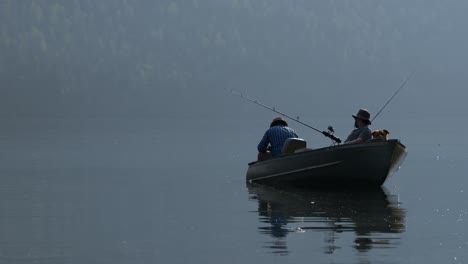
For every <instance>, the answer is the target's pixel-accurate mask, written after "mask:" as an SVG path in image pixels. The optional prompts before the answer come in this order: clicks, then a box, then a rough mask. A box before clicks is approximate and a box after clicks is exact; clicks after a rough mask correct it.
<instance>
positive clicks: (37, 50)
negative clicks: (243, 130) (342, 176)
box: [0, 0, 468, 117]
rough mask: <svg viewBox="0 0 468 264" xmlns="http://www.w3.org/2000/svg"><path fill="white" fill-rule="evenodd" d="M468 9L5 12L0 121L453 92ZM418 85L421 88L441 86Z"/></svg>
mask: <svg viewBox="0 0 468 264" xmlns="http://www.w3.org/2000/svg"><path fill="white" fill-rule="evenodd" d="M467 7H468V4H467V3H466V2H464V1H453V2H450V5H449V4H447V3H446V2H444V1H425V0H424V1H423V0H415V1H383V0H380V1H354V0H338V1H334V0H329V1H309V0H294V1H283V0H187V1H173V0H156V1H153V0H108V1H95V0H67V1H58V0H41V1H36V0H21V1H18V0H2V1H0V50H1V51H2V52H1V53H0V82H1V83H0V98H1V102H0V103H1V104H0V110H1V115H2V116H11V117H18V116H19V117H21V116H57V117H61V116H99V115H102V116H113V115H115V116H126V115H148V116H158V115H164V114H171V113H172V114H174V113H175V114H177V113H178V111H186V112H192V113H193V112H197V111H198V112H200V113H203V111H204V110H203V109H204V108H210V107H212V105H209V106H207V105H204V104H197V103H194V101H197V100H199V99H200V98H206V97H210V96H211V95H212V94H213V93H216V92H218V94H220V93H222V92H223V91H225V90H224V89H238V90H242V89H244V90H247V91H248V90H249V89H250V90H251V91H253V90H254V89H255V88H259V89H260V90H261V92H258V93H257V94H255V92H253V94H254V95H265V94H266V93H267V91H287V90H291V89H292V87H294V91H295V92H298V93H299V94H301V91H303V90H311V89H317V92H322V93H323V94H324V95H326V93H327V92H326V90H327V89H329V88H330V87H334V88H336V89H338V88H339V89H341V93H342V94H352V93H354V92H358V93H359V92H360V90H359V89H361V88H360V87H361V86H365V85H366V84H369V83H374V84H375V83H381V84H383V85H384V83H387V82H388V81H390V80H393V82H392V83H391V85H389V87H390V89H395V88H396V87H395V85H396V84H399V81H401V80H402V78H404V77H405V76H406V75H407V74H408V73H409V72H410V71H411V70H412V69H417V70H419V71H422V70H423V71H425V75H424V76H434V75H440V76H439V77H440V78H439V79H440V80H441V81H440V82H442V81H444V82H445V81H446V80H454V78H455V79H456V76H460V74H461V73H462V72H463V71H462V70H461V69H463V67H464V66H465V65H466V57H467V55H466V53H464V54H460V53H459V52H458V51H457V50H462V49H463V48H462V47H466V44H467V41H466V36H465V35H466V34H464V33H466V32H465V28H464V27H465V26H464V25H465V24H466V23H462V22H463V20H464V19H465V18H464V17H465V12H464V10H467ZM424 76H420V78H419V80H420V83H421V84H424V85H428V86H430V85H433V86H437V85H438V83H437V82H434V81H433V80H431V79H430V78H428V77H424ZM395 78H399V79H397V80H395ZM444 78H445V79H444ZM337 87H338V88H337ZM352 87H356V88H352ZM353 89H354V90H353ZM362 89H364V88H362ZM428 89H430V88H428ZM219 91H221V92H219ZM388 94H389V93H387V95H388ZM330 96H331V98H333V96H334V95H333V94H330ZM381 102H382V100H381V101H380V103H381ZM316 103H317V104H320V103H321V102H320V100H318V101H317V102H316ZM327 103H330V102H329V101H328V102H327ZM218 104H219V105H218V106H222V103H221V102H219V103H218ZM324 104H325V103H324ZM184 105H186V106H189V107H191V109H189V110H186V109H185V110H184V109H182V108H183V107H181V106H184ZM194 109H196V110H194ZM353 109H354V108H353ZM205 110H206V111H210V109H205ZM216 112H217V113H220V112H222V110H221V109H217V110H216Z"/></svg>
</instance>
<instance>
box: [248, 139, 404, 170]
mask: <svg viewBox="0 0 468 264" xmlns="http://www.w3.org/2000/svg"><path fill="white" fill-rule="evenodd" d="M389 143H391V144H394V145H396V146H400V147H401V148H402V149H404V150H406V146H405V145H404V144H402V143H401V142H400V140H398V139H389V140H382V139H371V140H369V141H366V142H364V143H356V144H340V145H334V146H328V147H322V148H317V149H306V150H304V151H301V152H295V153H291V154H282V155H280V156H277V157H273V158H269V159H266V160H261V161H252V162H249V163H248V165H249V167H250V166H253V165H257V164H263V163H265V162H271V161H277V160H278V159H283V158H286V157H288V158H289V157H291V156H297V155H304V154H311V153H316V152H325V151H334V150H338V149H348V148H356V149H359V148H368V147H374V146H375V145H384V144H389Z"/></svg>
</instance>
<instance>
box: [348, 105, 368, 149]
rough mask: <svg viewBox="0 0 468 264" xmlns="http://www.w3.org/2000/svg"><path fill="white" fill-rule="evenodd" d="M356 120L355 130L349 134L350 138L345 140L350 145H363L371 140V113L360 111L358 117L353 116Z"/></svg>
mask: <svg viewBox="0 0 468 264" xmlns="http://www.w3.org/2000/svg"><path fill="white" fill-rule="evenodd" d="M353 118H354V127H356V129H354V130H353V131H352V132H351V134H349V136H348V138H346V140H345V142H344V143H345V144H350V143H361V142H365V141H367V140H369V139H370V138H371V133H372V132H371V130H370V128H369V125H370V124H371V121H370V113H369V111H367V109H359V111H358V112H357V114H356V115H353Z"/></svg>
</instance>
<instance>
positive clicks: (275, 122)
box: [270, 117, 288, 127]
mask: <svg viewBox="0 0 468 264" xmlns="http://www.w3.org/2000/svg"><path fill="white" fill-rule="evenodd" d="M274 126H288V123H287V122H286V120H284V119H283V118H281V117H277V118H275V119H273V121H271V124H270V127H274Z"/></svg>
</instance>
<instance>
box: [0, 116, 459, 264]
mask: <svg viewBox="0 0 468 264" xmlns="http://www.w3.org/2000/svg"><path fill="white" fill-rule="evenodd" d="M346 121H349V120H346ZM346 121H343V123H345V122H346ZM460 121H462V122H460ZM466 121H467V120H458V122H457V123H462V124H467V122H466ZM266 123H268V122H266ZM348 128H349V127H347V126H344V127H343V128H341V129H340V130H338V131H339V132H338V133H340V136H341V137H345V135H346V134H347V132H348V131H346V130H347V129H348ZM386 128H390V130H391V133H392V134H391V135H395V137H396V136H399V138H401V140H402V142H403V143H405V144H406V145H407V146H408V149H409V154H408V156H407V159H406V160H405V162H404V164H403V166H402V168H401V170H400V171H399V172H398V173H397V174H396V175H395V177H393V178H391V179H389V180H388V181H387V182H386V184H385V185H384V186H383V187H382V188H379V189H376V190H368V191H353V192H351V191H299V190H277V189H272V188H268V187H262V186H257V185H247V184H246V183H245V171H246V169H247V162H249V161H251V160H252V159H253V158H254V157H255V155H256V153H255V145H256V143H257V141H258V140H259V137H260V136H261V134H262V133H263V132H264V131H263V129H264V128H263V127H259V125H258V124H256V125H253V124H252V125H247V126H240V125H239V123H238V122H222V121H212V120H191V119H183V120H177V121H175V120H171V119H164V120H161V119H159V120H158V119H132V120H130V119H74V120H64V119H8V120H6V121H4V122H3V126H2V132H1V133H0V146H1V148H0V155H1V157H2V159H1V166H0V174H1V179H2V184H1V185H0V243H1V246H0V263H301V262H314V263H467V262H468V253H467V252H468V236H467V233H466V232H467V228H468V224H467V221H468V219H467V217H468V216H467V214H468V206H467V202H466V201H468V195H467V194H468V188H467V186H468V180H467V179H466V172H467V168H468V165H467V162H466V161H467V160H468V153H467V152H466V151H465V149H466V146H467V142H466V140H465V139H460V138H453V131H451V129H450V128H449V127H443V126H442V127H434V123H433V120H432V121H429V120H428V121H425V120H419V121H418V123H417V126H416V127H414V120H403V121H399V122H396V121H394V122H391V121H388V123H387V124H386ZM349 129H350V128H349ZM462 129H463V130H466V127H464V128H462ZM298 130H299V132H300V133H301V134H302V135H304V137H305V138H306V139H307V140H308V141H309V142H312V144H316V145H321V146H326V145H327V144H328V142H327V141H323V139H322V138H321V137H320V135H319V136H317V135H315V134H314V133H313V132H311V131H308V130H301V129H300V128H298ZM419 131H428V132H424V133H422V134H421V133H420V132H419ZM416 132H418V133H416ZM403 135H404V136H403Z"/></svg>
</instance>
